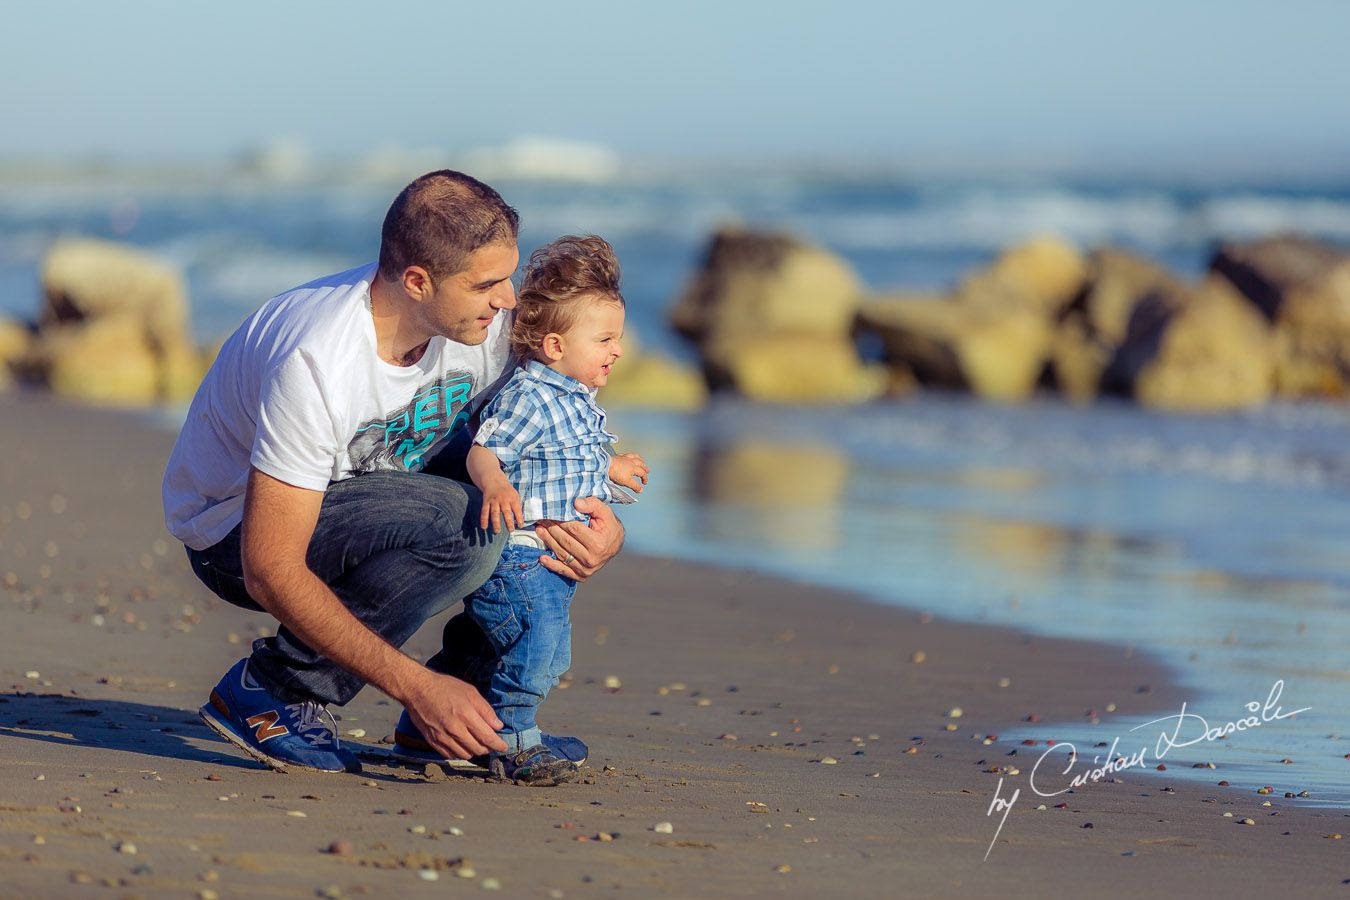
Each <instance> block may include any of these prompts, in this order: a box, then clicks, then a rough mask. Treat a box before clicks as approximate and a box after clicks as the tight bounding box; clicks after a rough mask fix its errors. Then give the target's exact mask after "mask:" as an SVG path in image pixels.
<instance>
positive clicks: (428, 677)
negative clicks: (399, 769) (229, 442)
mask: <svg viewBox="0 0 1350 900" xmlns="http://www.w3.org/2000/svg"><path fill="white" fill-rule="evenodd" d="M322 505H323V492H322V491H311V490H306V489H304V488H298V487H295V486H293V485H289V484H286V483H285V482H284V481H279V480H278V479H276V478H273V477H272V476H270V475H267V474H265V473H264V472H261V471H259V470H258V469H256V468H251V469H250V470H249V475H248V485H247V488H246V490H245V492H244V523H243V531H242V541H243V546H242V555H243V565H244V582H245V585H246V587H247V588H248V592H249V595H250V596H251V597H252V598H253V599H254V600H256V601H257V602H258V604H259V605H260V606H262V608H263V609H265V610H267V611H268V612H269V613H271V614H272V615H273V616H275V617H276V618H277V620H278V621H280V622H281V623H282V624H284V625H286V627H288V628H290V629H291V630H292V631H294V632H295V633H296V634H297V635H298V636H299V637H300V639H301V640H302V641H304V642H305V643H306V644H307V645H308V646H310V647H311V648H313V649H314V650H317V651H318V652H319V653H322V654H323V655H324V656H326V657H328V658H329V659H331V660H333V662H335V663H337V664H338V665H340V666H342V667H343V668H344V669H346V670H347V671H349V672H351V673H352V674H354V675H357V676H358V677H360V678H361V679H362V680H364V681H367V682H369V683H371V684H373V685H375V686H376V687H377V688H379V689H380V690H382V691H384V692H385V693H386V694H388V695H389V696H390V697H392V698H394V699H395V700H397V701H398V702H399V703H401V704H403V706H404V708H405V709H407V710H408V712H409V714H410V715H412V717H413V721H414V722H415V723H416V724H417V726H418V727H419V728H420V729H421V730H422V734H423V736H424V737H425V738H426V739H427V742H428V743H430V744H431V745H432V746H433V747H435V748H436V749H437V750H439V751H441V752H443V753H445V754H446V755H448V756H454V757H458V758H460V759H468V758H469V757H471V756H476V755H478V754H481V753H486V752H487V751H488V750H489V749H493V750H504V749H506V747H505V745H504V744H503V743H502V741H501V739H500V738H498V737H497V735H496V733H495V731H496V729H497V728H500V727H501V722H500V720H499V719H498V718H497V716H496V715H495V714H494V713H493V712H492V707H491V706H489V705H488V703H487V701H486V700H484V699H483V698H482V696H481V695H479V693H478V692H477V691H476V690H474V689H473V687H472V686H471V685H469V684H466V683H465V682H463V681H460V680H459V679H457V678H451V677H449V676H447V675H440V674H437V673H435V672H432V671H431V670H430V669H428V668H426V667H425V666H423V665H421V664H420V663H418V662H416V661H415V660H413V659H410V658H409V657H407V656H405V655H404V654H403V653H401V652H399V650H398V649H397V648H395V647H393V646H391V645H390V644H389V643H388V642H386V641H385V640H384V639H383V638H382V637H380V636H379V635H378V634H376V633H375V632H373V631H371V630H370V629H369V628H367V627H366V626H365V625H364V624H362V622H361V621H360V620H359V619H357V618H356V617H355V616H353V615H352V614H351V613H350V612H348V610H347V608H346V607H345V606H343V605H342V601H341V600H339V599H338V597H337V595H336V594H334V593H333V592H332V590H331V589H330V588H329V587H328V585H326V584H324V583H323V581H322V580H321V579H319V577H318V576H316V575H315V574H314V573H313V572H311V571H310V570H309V567H308V566H307V565H306V564H305V556H306V553H307V551H308V549H309V541H310V538H312V537H313V535H314V527H315V525H316V524H317V523H318V521H319V509H320V508H321V506H322Z"/></svg>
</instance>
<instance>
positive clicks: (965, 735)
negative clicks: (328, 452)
mask: <svg viewBox="0 0 1350 900" xmlns="http://www.w3.org/2000/svg"><path fill="white" fill-rule="evenodd" d="M0 413H3V416H4V420H5V422H6V423H7V425H6V427H5V428H4V429H3V431H2V432H0V448H2V449H3V453H4V458H5V459H6V464H5V466H4V467H3V470H2V474H0V660H3V662H0V753H2V754H3V758H4V759H5V761H6V765H5V775H4V776H3V785H4V789H3V795H0V807H2V808H3V815H2V816H0V871H3V881H2V882H0V884H3V888H2V889H0V895H3V896H6V897H67V896H106V897H133V896H136V897H185V896H199V897H211V896H218V897H236V896H267V897H314V896H325V897H339V896H372V897H382V896H403V897H407V896H427V897H431V896H442V895H444V894H445V892H446V891H447V890H448V889H456V890H463V889H474V890H478V889H485V888H486V889H492V888H499V889H500V890H501V891H504V892H510V893H512V894H514V895H517V896H529V897H562V896H568V897H588V896H606V897H608V896H674V897H689V896H749V895H758V894H768V895H781V896H803V897H806V896H885V897H890V896H914V895H927V896H943V897H945V896H994V895H997V896H1005V897H1006V896H1043V895H1044V894H1046V893H1047V892H1049V891H1054V892H1056V893H1059V892H1068V893H1074V894H1092V895H1099V896H1138V895H1141V894H1152V893H1158V894H1175V895H1181V896H1231V895H1234V894H1235V893H1240V894H1246V893H1248V892H1250V891H1251V890H1252V889H1253V886H1254V885H1255V884H1258V883H1259V884H1263V885H1270V886H1271V888H1272V889H1274V890H1278V891H1279V892H1280V893H1281V894H1282V895H1286V896H1333V895H1339V894H1340V893H1343V892H1344V891H1346V890H1347V885H1350V857H1347V848H1350V840H1345V841H1343V840H1340V839H1339V837H1340V833H1341V832H1350V817H1347V816H1346V815H1344V814H1343V813H1342V812H1341V811H1338V810H1326V809H1316V808H1306V807H1302V806H1299V805H1297V804H1294V803H1291V802H1289V801H1287V800H1285V799H1284V791H1285V790H1286V789H1287V788H1286V786H1283V785H1279V786H1276V788H1277V789H1276V790H1275V792H1274V793H1272V794H1270V795H1268V796H1267V795H1258V794H1254V793H1249V792H1247V791H1245V790H1243V791H1239V790H1238V789H1235V788H1226V787H1221V786H1218V782H1219V781H1220V780H1221V779H1222V778H1223V772H1222V770H1216V771H1215V772H1214V773H1213V774H1214V785H1213V786H1212V787H1207V788H1205V787H1199V786H1197V785H1196V784H1194V783H1182V782H1180V781H1177V782H1172V781H1170V780H1169V779H1168V778H1167V777H1166V775H1165V773H1161V772H1157V771H1148V772H1147V773H1145V772H1143V771H1140V770H1138V769H1135V770H1130V771H1126V772H1123V773H1119V774H1118V776H1117V777H1116V778H1115V780H1114V781H1112V782H1107V781H1103V782H1100V783H1095V784H1089V785H1087V786H1084V787H1082V788H1079V789H1078V790H1076V791H1074V792H1072V793H1066V794H1063V795H1062V796H1059V797H1057V798H1051V799H1042V798H1040V797H1037V796H1035V795H1034V794H1033V793H1032V791H1031V790H1030V789H1029V786H1028V775H1029V773H1030V770H1031V768H1032V766H1033V764H1034V762H1035V760H1036V758H1037V757H1038V756H1039V755H1040V754H1041V753H1042V752H1044V750H1045V745H1044V744H1043V742H1038V744H1037V746H1034V747H1028V746H1023V745H1022V744H1021V742H1012V741H1008V740H999V739H997V738H996V737H995V736H997V735H998V734H999V733H1000V731H1001V730H1003V729H1006V728H1008V727H1009V726H1010V725H1012V724H1014V723H1023V727H1035V726H1034V725H1032V726H1028V725H1027V724H1026V723H1027V719H1028V717H1031V716H1034V717H1036V718H1037V719H1039V720H1043V721H1045V722H1053V721H1057V720H1058V721H1064V720H1068V719H1073V718H1076V717H1082V716H1084V715H1085V713H1086V712H1087V711H1088V710H1092V711H1095V712H1096V713H1097V715H1098V717H1099V718H1100V719H1101V725H1100V727H1101V730H1102V737H1103V740H1105V741H1110V740H1111V739H1112V737H1114V736H1116V732H1115V731H1114V730H1112V727H1111V719H1112V716H1113V715H1114V714H1120V715H1125V714H1136V713H1142V712H1151V711H1156V712H1157V714H1158V715H1166V714H1167V713H1169V712H1173V711H1175V709H1176V708H1177V706H1179V704H1180V702H1181V701H1182V700H1184V699H1185V698H1184V697H1183V696H1181V695H1180V694H1179V692H1178V691H1176V690H1175V689H1174V688H1173V687H1171V686H1170V685H1169V682H1168V678H1167V674H1166V673H1165V672H1164V671H1162V670H1161V669H1160V668H1158V667H1157V666H1156V665H1155V664H1154V663H1153V662H1152V661H1151V660H1150V659H1149V657H1148V654H1147V653H1146V652H1144V651H1145V650H1146V648H1140V652H1136V653H1134V654H1133V655H1127V654H1125V653H1123V652H1122V651H1121V650H1120V649H1118V648H1114V647H1107V646H1104V645H1092V644H1082V643H1071V642H1063V641H1052V640H1046V639H1042V638H1031V637H1028V636H1025V635H1022V634H1019V633H1017V632H1014V631H1007V630H1000V629H995V628H984V627H979V626H974V625H966V624H959V625H958V624H952V623H948V622H945V621H944V620H943V618H942V611H941V610H940V609H934V610H933V611H932V613H933V615H932V616H927V615H924V616H918V615H916V614H914V613H911V612H907V611H902V610H897V609H892V608H885V607H881V606H875V605H871V604H869V603H867V602H865V601H864V600H862V599H860V598H855V597H850V596H847V595H843V594H829V593H826V592H823V591H821V590H820V589H818V588H815V587H809V586H803V585H797V584H792V583H787V582H782V581H775V580H772V579H766V578H762V577H759V576H750V575H745V574H741V573H737V572H731V571H719V570H713V569H707V568H700V567H697V566H693V565H690V564H686V563H682V562H678V561H672V560H667V559H660V558H645V557H639V556H636V555H633V554H624V555H623V556H621V557H620V558H619V559H618V560H617V561H616V562H615V563H614V564H612V565H611V566H610V567H609V568H608V569H607V570H606V571H604V572H603V573H602V574H601V575H599V576H597V577H596V578H595V579H594V580H593V581H592V582H591V583H590V584H587V585H585V586H583V588H582V589H581V592H580V594H579V597H578V601H577V603H576V606H575V613H574V617H575V619H574V621H575V636H576V637H575V646H574V663H573V669H572V672H571V673H570V674H571V678H570V680H569V681H568V682H567V683H566V685H565V687H564V688H561V689H559V690H557V691H555V693H554V694H553V695H552V696H551V697H550V699H549V701H548V703H547V705H546V706H545V708H544V714H543V716H542V718H543V721H544V724H545V726H546V727H547V728H548V729H549V730H551V731H555V732H561V733H569V734H577V735H579V736H582V737H583V738H585V739H586V740H587V741H588V742H589V743H590V745H591V748H592V758H591V760H590V763H589V765H588V768H587V770H586V773H585V777H584V778H583V780H581V781H579V782H577V783H573V784H569V785H565V786H561V787H557V788H523V787H517V786H514V785H509V784H497V783H491V782H488V781H486V780H485V779H483V778H482V777H479V776H478V775H462V774H458V773H456V774H447V773H446V772H444V771H442V770H440V769H435V768H433V769H431V770H428V771H422V770H413V769H408V768H403V767H399V766H396V765H393V764H390V763H389V762H388V761H387V760H383V759H382V758H381V753H382V749H383V747H384V746H385V744H384V743H383V741H385V740H387V736H388V735H390V733H391V732H392V730H393V725H394V722H395V720H396V718H397V715H398V709H397V707H396V706H395V705H393V704H392V703H391V702H390V701H389V700H388V699H387V698H385V697H383V696H382V695H380V694H378V693H377V692H375V691H374V690H371V689H367V690H366V691H364V692H363V693H362V694H361V695H360V696H358V697H357V699H356V700H355V701H354V702H352V703H351V704H350V705H349V706H348V707H346V708H344V709H338V710H334V712H335V713H336V714H337V715H338V716H339V718H340V721H339V727H340V730H341V732H342V733H343V735H344V739H346V740H350V741H352V742H353V743H358V744H361V745H364V746H365V747H366V748H368V751H369V752H368V760H367V763H366V771H365V773H364V774H362V775H360V776H350V775H320V774H287V775H282V774H278V773H274V772H272V771H269V770H267V769H265V768H263V767H261V766H260V765H258V764H257V763H255V762H254V761H252V760H251V759H249V758H247V757H245V756H244V755H243V754H241V753H238V752H235V751H234V750H233V748H231V747H229V746H228V745H226V744H225V743H224V742H222V741H221V740H219V739H218V738H216V737H215V736H214V735H213V734H212V733H211V732H209V731H208V729H207V728H206V727H205V726H204V725H202V724H201V722H200V721H199V720H198V718H197V715H196V709H197V707H198V706H199V705H200V704H201V703H202V702H203V700H204V698H205V696H206V693H207V691H208V690H209V688H210V686H211V685H212V684H213V683H214V682H215V680H216V679H217V678H218V677H219V675H220V673H221V672H222V671H224V669H225V668H226V667H227V666H229V665H230V664H231V663H232V662H233V661H235V660H236V659H238V658H239V657H240V656H242V655H244V654H245V653H246V652H247V647H248V644H249V641H250V640H252V639H253V638H254V637H256V636H258V635H259V634H260V633H263V632H264V631H265V630H266V629H268V628H270V627H272V626H273V624H274V623H273V622H272V621H271V620H270V619H268V618H267V617H265V616H263V615H260V614H250V613H247V612H244V611H241V610H237V609H234V608H232V607H229V606H227V605H225V604H223V603H221V602H219V601H217V600H215V599H214V598H212V597H211V596H210V595H209V594H208V592H207V591H206V590H205V589H204V588H203V587H201V586H200V585H199V584H198V583H197V582H196V580H195V579H194V578H193V576H192V574H191V572H190V571H189V569H188V566H187V563H186V560H185V558H184V555H183V553H182V549H181V547H179V546H178V545H177V544H176V543H174V542H173V541H172V539H171V538H170V537H169V536H168V535H167V534H166V533H165V532H164V529H163V525H162V521H161V515H160V507H159V480H160V475H161V472H162V467H163V462H164V459H165V457H166V455H167V453H168V450H169V447H170V445H171V443H172V435H171V434H169V433H167V432H165V431H163V430H156V429H154V428H152V427H149V426H148V425H147V424H146V423H145V422H144V420H141V419H137V418H135V417H132V416H128V415H123V414H119V413H114V412H106V411H98V410H92V409H88V408H84V407H78V406H72V405H65V404H62V403H60V402H57V401H53V400H51V399H49V398H46V397H39V396H33V395H23V394H10V395H0ZM438 628H439V621H436V622H433V623H430V624H429V625H428V627H427V628H426V629H424V630H423V631H422V632H420V633H419V634H418V635H417V636H416V637H415V638H414V639H413V640H412V641H411V642H410V643H409V645H408V646H407V647H406V648H405V649H407V650H408V652H410V653H412V654H413V655H416V656H420V657H425V656H426V655H428V654H429V653H430V652H431V651H432V650H433V648H434V643H435V640H436V638H437V637H438ZM919 653H921V654H922V657H921V658H922V662H915V661H914V660H915V659H917V658H919V657H917V656H916V654H919ZM958 708H959V710H960V715H959V716H956V715H954V713H955V711H956V710H957V709H958ZM1108 710H1112V712H1108ZM1054 738H1055V735H1054V734H1053V733H1051V731H1050V730H1049V729H1048V727H1047V731H1046V733H1045V734H1044V735H1043V739H1042V741H1044V740H1053V739H1054ZM1014 751H1015V752H1016V755H1012V754H1013V753H1014ZM1099 752H1100V751H1099ZM1059 759H1060V760H1061V763H1062V757H1060V758H1059ZM1014 768H1015V769H1017V773H1016V774H1013V773H1012V771H1011V769H1014ZM1046 768H1048V766H1047V767H1046ZM1150 769H1151V767H1150ZM1047 780H1048V781H1052V782H1053V779H1047ZM1000 785H1001V787H1000ZM1293 789H1294V790H1297V788H1293ZM1015 790H1020V795H1019V797H1018V799H1017V800H1016V801H1015V802H1013V804H1012V807H1011V809H1010V811H1009V812H1008V815H1007V817H1006V821H1003V822H1002V830H1001V832H999V836H998V839H997V840H996V841H995V840H994V839H995V833H996V831H998V828H999V826H1000V821H1001V820H1002V819H1003V814H1002V811H1001V810H994V811H992V814H991V809H990V807H991V802H992V801H993V800H994V798H995V792H996V791H998V792H999V793H998V796H1000V797H1001V798H1002V799H1003V800H1005V801H1007V800H1010V799H1011V797H1012V795H1013V792H1014V791H1015ZM1267 802H1268V803H1269V804H1270V805H1269V806H1266V805H1264V804H1266V803H1267ZM1042 804H1043V805H1045V806H1047V807H1048V808H1047V809H1044V810H1038V809H1037V806H1038V805H1042ZM1058 804H1063V806H1062V807H1061V806H1059V805H1058ZM1228 813H1231V814H1232V815H1231V817H1227V816H1226V814H1228ZM1245 820H1250V821H1251V822H1252V823H1253V824H1251V825H1244V824H1243V823H1244V821H1245ZM666 823H668V826H669V827H666ZM991 841H993V845H992V849H991V846H990V845H991ZM333 851H337V852H333ZM986 852H988V859H987V860H986V859H985V856H986ZM438 882H439V883H438ZM444 882H450V884H449V885H447V884H445V883H444Z"/></svg>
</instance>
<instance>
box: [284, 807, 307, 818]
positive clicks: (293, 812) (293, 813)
mask: <svg viewBox="0 0 1350 900" xmlns="http://www.w3.org/2000/svg"><path fill="white" fill-rule="evenodd" d="M286 815H288V816H290V817H291V818H292V819H308V818H309V814H308V813H306V812H303V811H302V810H298V809H288V810H286Z"/></svg>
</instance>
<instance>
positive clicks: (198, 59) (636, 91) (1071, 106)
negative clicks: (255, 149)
mask: <svg viewBox="0 0 1350 900" xmlns="http://www.w3.org/2000/svg"><path fill="white" fill-rule="evenodd" d="M1277 7H1278V8H1277ZM794 10H796V11H794ZM1347 37H1350V4H1347V3H1337V2H1332V0H1293V2H1286V3H1284V4H1278V5H1277V4H1273V3H1269V2H1247V0H1233V2H1227V3H1217V2H1206V3H1200V2H1189V3H1187V2H1175V0H1174V2H1166V3H1165V2H1155V0H1142V2H1133V3H1130V4H1110V5H1107V4H1100V3H1098V4H1093V3H1090V2H1084V0H1078V2H1067V0H1063V2H1061V0H1040V2H1036V0H1027V2H1023V3H1014V2H964V3H962V2H949V3H945V4H937V3H932V2H928V3H923V4H905V3H895V2H889V3H887V2H861V0H839V2H834V3H829V4H803V5H801V6H800V7H798V5H797V4H787V3H781V2H775V3H759V2H756V3H737V2H734V0H722V2H683V3H672V4H660V5H657V4H639V3H632V2H629V3H598V2H589V0H573V2H566V0H554V2H549V3H533V2H519V3H509V4H508V3H500V2H494V3H481V4H479V5H478V6H477V7H473V6H470V5H469V4H463V3H438V2H397V0H391V2H384V3H373V4H372V3H359V4H358V3H352V2H329V3H314V2H299V3H285V2H275V0H274V2H270V3H267V4H264V3H259V2H251V0H248V2H237V3H230V4H195V3H179V2H174V3H170V2H141V3H137V2H133V0H128V2H125V3H93V2H90V3H74V2H57V0H49V2H46V3H43V4H24V5H22V6H21V7H19V8H17V9H14V10H11V11H10V13H9V16H8V22H7V26H6V28H5V29H4V30H3V33H0V60H3V62H0V66H2V67H3V69H0V73H2V74H3V77H0V109H3V111H4V116H5V123H6V124H5V134H6V136H5V138H4V139H3V141H0V156H4V157H9V158H13V157H31V156H40V157H46V158H79V157H90V156H98V155H114V156H121V157H128V158H133V159H149V158H165V157H175V156H183V155H186V156H194V157H214V156H230V155H233V154H235V153H237V152H238V151H239V150H241V149H242V148H245V147H248V146H250V145H256V144H259V143H262V142H267V141H271V140H274V139H277V138H283V137H289V138H294V139H297V140H299V141H300V142H301V143H303V144H304V145H305V146H307V147H308V148H309V150H310V151H311V152H312V153H313V154H314V155H316V156H319V157H327V156H335V157H344V156H359V155H362V154H364V153H367V152H369V151H371V150H372V149H374V148H376V147H379V146H395V147H406V148H425V147H435V148H443V149H446V150H451V151H453V150H458V149H464V148H467V147H472V146H479V145H484V144H494V143H498V142H501V141H505V140H509V139H510V138H512V137H515V136H518V135H522V134H539V135H547V136H556V137H562V138H572V139H579V140H588V141H597V142H600V143H603V144H606V145H608V146H610V147H613V148H614V149H615V150H617V151H618V152H619V153H620V154H622V155H623V156H625V157H628V158H637V159H696V160H728V159H729V160H736V161H741V162H745V161H755V160H803V159H806V160H836V161H864V162H884V161H906V160H943V159H957V160H972V161H981V160H983V161H997V160H1000V159H1014V160H1015V159H1021V158H1028V159H1033V158H1042V157H1049V158H1057V159H1065V160H1073V159H1081V158H1089V157H1094V156H1096V157H1104V158H1105V157H1109V158H1118V159H1119V160H1122V161H1129V160H1131V159H1135V158H1137V157H1139V156H1140V155H1149V156H1157V157H1159V158H1168V157H1177V158H1190V159H1195V158H1204V157H1206V156H1207V155H1209V154H1216V155H1221V156H1223V157H1224V158H1226V159H1237V160H1241V159H1253V160H1260V159H1262V158H1266V157H1269V156H1270V155H1272V154H1274V155H1280V154H1288V155H1290V158H1302V157H1305V156H1306V157H1308V158H1326V159H1334V158H1335V157H1336V156H1337V155H1339V154H1341V153H1343V152H1345V151H1347V150H1350V116H1347V115H1345V110H1346V106H1347V100H1348V99H1350V68H1347V67H1346V66H1345V65H1344V61H1343V58H1344V51H1343V45H1344V42H1345V40H1346V39H1347Z"/></svg>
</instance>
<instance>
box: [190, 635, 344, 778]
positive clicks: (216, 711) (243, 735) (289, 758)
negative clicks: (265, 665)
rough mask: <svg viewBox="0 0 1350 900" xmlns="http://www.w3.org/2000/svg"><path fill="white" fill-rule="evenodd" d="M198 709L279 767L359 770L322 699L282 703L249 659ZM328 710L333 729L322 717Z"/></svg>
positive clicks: (225, 733)
mask: <svg viewBox="0 0 1350 900" xmlns="http://www.w3.org/2000/svg"><path fill="white" fill-rule="evenodd" d="M200 713H201V717H202V721H203V722H205V723H206V724H207V725H209V726H211V728H212V730H214V731H215V732H216V733H217V734H219V735H220V736H221V737H223V738H224V739H225V740H227V741H229V742H230V743H231V744H234V745H235V746H236V747H238V748H239V749H240V750H243V751H244V752H245V753H247V754H248V755H249V756H252V757H253V758H254V759H256V760H258V761H259V762H262V763H266V764H267V765H268V766H271V767H272V768H273V769H276V770H277V771H279V772H284V771H286V769H287V768H289V767H290V766H301V767H303V768H306V769H317V770H319V771H320V772H360V771H361V763H360V761H359V760H357V758H356V755H355V754H354V753H352V752H351V751H350V750H344V749H342V747H341V745H340V744H339V743H338V738H337V723H336V722H334V721H333V717H332V714H331V713H328V710H327V709H326V708H325V707H324V706H323V704H321V703H319V702H318V701H315V700H307V701H305V702H303V703H283V702H281V701H280V700H278V699H277V698H276V697H273V696H272V695H271V694H270V693H268V692H267V690H266V689H265V688H263V686H262V685H260V684H258V683H257V682H256V681H254V680H253V676H251V675H250V674H249V671H248V659H247V658H245V659H241V660H239V662H237V663H235V664H234V665H233V666H231V667H230V670H229V671H228V672H226V673H225V675H224V676H223V677H222V678H221V679H220V682H219V683H218V684H217V685H216V686H215V688H214V689H212V691H211V702H209V703H207V704H206V705H205V706H203V707H202V708H201V710H200ZM326 713H328V720H329V722H330V723H332V725H333V727H332V728H329V726H328V725H327V724H325V723H324V721H323V716H324V715H325V714H326Z"/></svg>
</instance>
